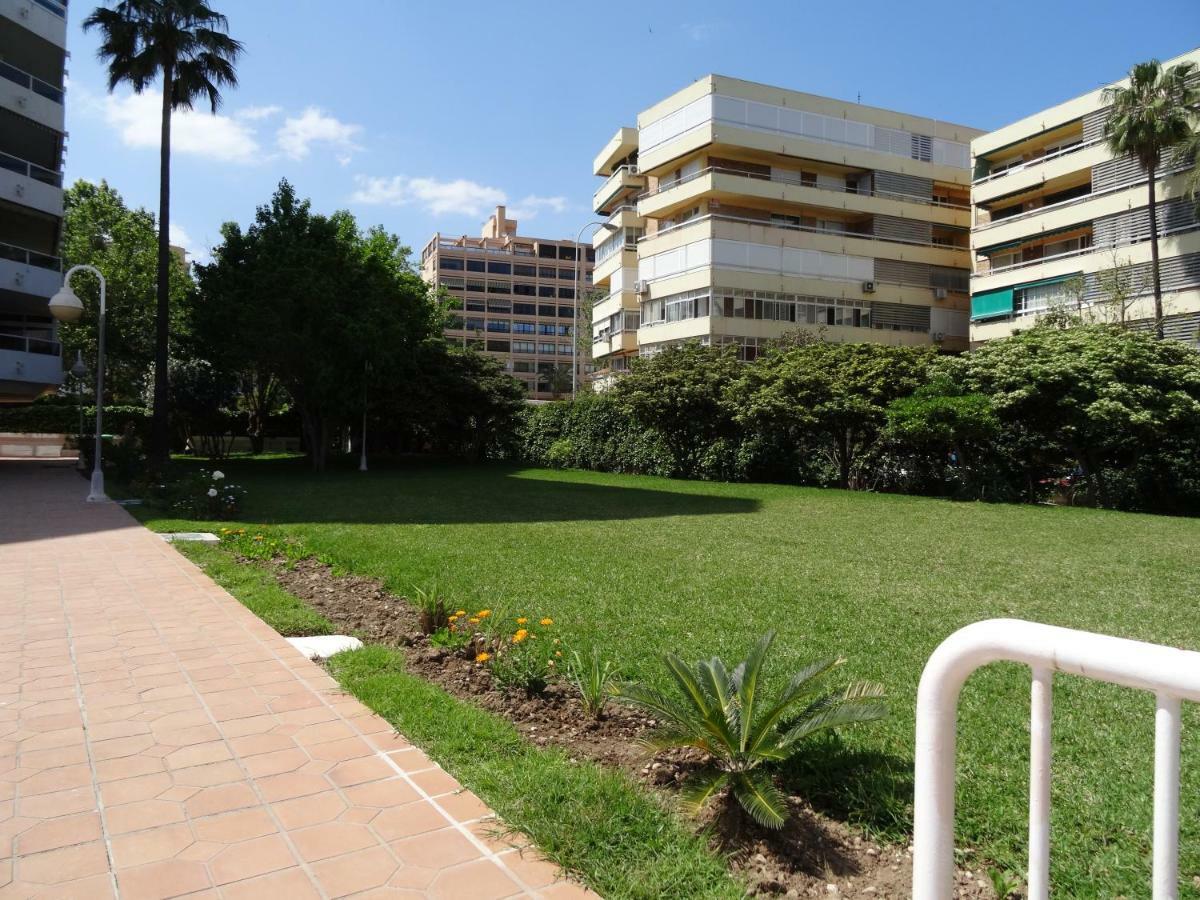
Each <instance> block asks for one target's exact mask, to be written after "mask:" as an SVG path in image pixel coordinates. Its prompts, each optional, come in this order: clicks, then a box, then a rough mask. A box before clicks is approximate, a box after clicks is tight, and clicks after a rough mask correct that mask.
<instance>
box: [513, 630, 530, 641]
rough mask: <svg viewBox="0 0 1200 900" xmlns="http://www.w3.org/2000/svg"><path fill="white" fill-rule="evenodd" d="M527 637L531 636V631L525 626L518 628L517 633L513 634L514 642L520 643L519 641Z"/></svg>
mask: <svg viewBox="0 0 1200 900" xmlns="http://www.w3.org/2000/svg"><path fill="white" fill-rule="evenodd" d="M527 637H529V632H528V631H526V630H525V629H524V628H518V629H517V633H516V634H514V635H513V643H514V644H519V643H521V641H523V640H525V638H527Z"/></svg>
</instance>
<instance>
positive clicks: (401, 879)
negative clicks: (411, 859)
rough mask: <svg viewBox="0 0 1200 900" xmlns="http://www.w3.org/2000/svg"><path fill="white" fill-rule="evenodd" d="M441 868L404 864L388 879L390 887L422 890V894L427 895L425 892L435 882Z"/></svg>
mask: <svg viewBox="0 0 1200 900" xmlns="http://www.w3.org/2000/svg"><path fill="white" fill-rule="evenodd" d="M440 871H441V870H440V869H426V868H425V867H424V866H404V867H402V868H401V869H400V870H399V871H398V872H396V874H395V875H393V876H392V877H391V880H390V881H388V886H389V887H394V888H399V889H408V890H413V891H420V892H422V893H421V894H420V896H426V895H425V894H424V893H423V892H424V890H425V889H426V888H427V887H429V885H431V884H433V879H435V878H437V876H438V872H440Z"/></svg>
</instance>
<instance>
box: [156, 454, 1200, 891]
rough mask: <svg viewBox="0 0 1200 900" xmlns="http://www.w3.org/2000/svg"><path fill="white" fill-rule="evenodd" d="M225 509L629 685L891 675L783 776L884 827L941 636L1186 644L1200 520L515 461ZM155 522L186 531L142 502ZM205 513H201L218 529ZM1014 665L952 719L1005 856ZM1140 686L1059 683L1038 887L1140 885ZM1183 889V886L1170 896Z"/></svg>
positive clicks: (264, 484) (273, 483) (972, 804)
mask: <svg viewBox="0 0 1200 900" xmlns="http://www.w3.org/2000/svg"><path fill="white" fill-rule="evenodd" d="M225 471H226V472H227V473H229V474H230V475H232V476H233V477H234V479H235V480H237V481H238V482H239V483H242V484H244V485H246V487H247V488H248V489H249V499H248V502H247V509H246V514H245V515H244V516H243V523H244V524H246V525H247V526H251V527H267V528H269V529H270V530H273V531H275V532H277V533H278V534H281V535H290V536H294V537H298V538H300V539H301V540H302V541H303V542H304V543H305V544H306V545H307V546H308V547H310V548H311V549H312V550H313V551H314V552H319V553H322V554H325V555H327V556H328V557H329V558H330V559H332V560H333V561H334V562H336V563H337V564H338V565H340V566H342V567H344V568H346V569H348V570H351V571H354V572H357V573H361V574H367V575H373V576H376V577H379V578H381V579H383V580H384V581H385V582H386V583H387V585H388V586H389V587H390V588H391V589H392V590H394V591H396V592H405V591H409V590H411V588H412V587H413V586H414V585H418V584H423V583H426V582H429V581H431V580H433V579H436V580H437V581H438V584H439V585H440V586H442V587H443V588H445V589H446V590H447V591H448V592H449V593H450V594H451V595H452V596H453V597H454V598H455V599H456V600H457V601H458V602H460V603H461V604H462V605H464V606H475V605H481V606H482V605H486V606H490V607H493V608H501V609H507V610H513V611H516V610H521V611H527V612H530V613H536V614H539V615H540V614H546V615H550V616H553V617H554V618H555V620H556V621H557V622H558V623H559V625H560V626H561V628H562V630H563V632H564V637H565V638H568V639H570V641H571V642H573V643H576V644H579V645H588V644H590V643H593V642H596V643H599V644H601V645H602V646H603V647H605V648H606V649H607V650H608V651H609V652H610V653H611V654H612V655H613V656H614V657H616V658H617V659H618V660H619V661H620V663H621V665H622V666H623V667H624V669H625V670H626V671H627V672H629V673H631V674H633V675H636V676H639V677H642V678H645V679H650V680H656V681H659V682H663V681H664V679H663V670H662V667H661V664H660V663H659V661H658V654H659V653H660V652H662V651H663V650H667V649H673V650H676V651H677V652H680V653H682V654H683V655H684V656H685V657H689V656H690V657H698V656H700V655H708V654H713V653H719V654H722V655H725V656H727V657H737V656H739V655H740V654H741V653H742V652H744V651H745V650H746V648H747V647H748V646H749V645H750V644H751V642H752V641H753V640H754V638H756V637H757V636H758V635H759V634H760V633H761V632H763V631H764V630H766V629H767V628H775V629H777V630H778V631H779V633H780V639H779V641H778V642H777V653H776V656H775V659H774V666H773V667H774V670H775V672H776V673H777V674H780V673H781V671H782V670H784V669H789V668H792V667H794V666H796V665H797V664H799V663H800V662H801V661H804V660H807V659H809V658H811V657H813V656H816V655H819V654H825V653H830V652H838V653H841V654H843V655H845V656H847V657H848V658H849V664H848V665H847V666H846V667H845V668H844V669H843V672H844V675H845V677H847V678H849V677H853V678H870V679H874V680H878V681H882V682H884V683H885V684H886V685H887V686H888V688H889V691H890V692H891V696H892V698H893V701H894V714H893V716H892V718H891V719H890V720H889V721H887V722H885V723H883V724H880V725H874V726H869V727H866V728H863V729H861V730H859V731H855V732H850V733H847V734H846V735H845V738H844V740H843V741H840V742H832V743H824V744H822V745H820V746H818V747H814V748H813V751H812V752H811V753H810V754H809V756H808V757H807V758H806V759H803V760H801V761H799V763H798V764H797V765H796V766H795V767H794V771H792V772H790V773H789V776H790V777H791V778H792V779H793V781H794V783H795V784H796V785H797V786H800V787H803V788H804V789H805V790H806V791H807V792H808V793H809V795H810V796H812V797H813V799H814V800H815V801H816V802H817V803H818V804H819V805H821V806H823V807H824V808H826V809H828V810H830V811H832V812H833V813H835V814H837V815H840V816H843V817H846V818H848V819H850V820H852V821H855V822H858V823H860V824H862V825H863V826H865V827H867V828H869V829H871V830H873V831H876V832H879V833H882V834H883V835H884V836H885V837H893V838H896V837H901V836H903V835H904V833H905V832H906V830H907V828H908V826H909V817H910V815H911V806H910V804H911V792H912V786H911V771H912V744H913V737H912V735H913V701H914V698H915V694H916V686H917V680H918V678H919V676H920V672H921V668H922V666H923V664H924V662H925V660H926V658H927V657H928V656H929V654H930V653H931V652H932V650H933V649H934V647H936V646H937V644H938V642H939V641H941V640H942V639H943V638H944V637H946V636H947V635H948V634H950V633H951V632H952V631H953V630H955V629H956V628H958V627H960V626H962V625H965V624H968V623H970V622H973V621H977V620H979V619H984V618H989V617H994V616H1015V617H1020V618H1026V619H1032V620H1035V621H1041V622H1050V623H1054V624H1059V625H1067V626H1072V627H1078V628H1085V629H1090V630H1095V631H1100V632H1105V633H1108V634H1117V635H1122V636H1126V637H1134V638H1140V639H1144V640H1151V641H1157V642H1160V643H1166V644H1173V645H1178V646H1183V647H1188V648H1192V649H1200V632H1198V629H1197V624H1196V615H1195V611H1196V598H1197V597H1198V596H1200V566H1198V565H1197V551H1198V550H1200V521H1195V520H1184V519H1168V518H1158V517H1151V516H1138V515H1130V514H1122V513H1112V512H1098V511H1093V510H1085V509H1056V508H1040V507H1039V508H1032V507H1019V506H999V505H995V506H992V505H982V504H956V503H949V502H943V501H938V500H929V499H919V498H908V497H898V496H880V495H873V494H865V493H846V492H839V491H823V490H814V489H803V488H794V487H785V486H776V485H744V484H732V485H725V484H706V483H696V482H680V481H671V480H667V479H658V478H646V477H633V476H616V475H603V474H596V473H582V472H554V471H546V470H536V469H519V468H512V467H500V466H495V467H466V466H455V465H416V464H413V465H408V466H397V467H391V468H378V469H376V470H374V471H372V472H370V473H367V474H365V475H364V474H362V473H359V472H356V471H349V470H337V471H332V472H329V473H327V474H325V475H323V476H313V475H310V474H309V473H307V471H306V470H305V469H304V468H303V466H302V465H300V464H298V463H296V462H290V461H279V460H276V461H270V462H254V461H249V462H234V463H231V464H230V465H229V466H226V467H225ZM141 514H142V516H143V517H144V518H145V519H146V520H147V522H148V524H150V525H151V526H152V527H154V528H158V529H164V530H173V529H183V528H185V527H186V528H195V527H196V526H195V523H183V522H179V521H172V520H168V519H165V518H161V517H156V515H155V514H154V513H153V511H151V510H143V511H142V512H141ZM213 527H214V528H215V527H219V523H214V526H213ZM1028 686H1029V678H1028V672H1027V670H1024V669H1022V668H1020V667H1018V666H1015V665H1014V666H1005V665H998V666H993V667H991V668H989V669H987V670H985V671H983V672H980V673H978V674H976V675H975V676H973V677H972V679H971V680H970V681H969V682H968V684H967V687H966V689H965V690H964V692H963V697H962V705H961V715H960V751H959V752H960V756H959V773H960V775H959V778H960V782H959V783H960V791H959V796H960V801H959V814H958V823H959V842H960V845H962V846H969V847H974V848H976V849H977V850H978V851H979V852H980V853H982V854H983V855H984V856H985V857H987V858H989V859H992V860H995V861H997V862H998V863H1000V864H1001V865H1003V866H1006V867H1008V868H1011V869H1013V870H1015V871H1021V870H1023V869H1024V859H1025V852H1024V843H1025V839H1024V831H1025V827H1026V825H1025V816H1026V796H1025V795H1026V789H1027V760H1028V748H1027V742H1028V704H1029V701H1028ZM1153 710H1154V701H1153V698H1152V697H1151V696H1150V695H1148V694H1144V693H1140V692H1136V691H1130V690H1126V689H1122V688H1115V687H1110V686H1107V685H1099V684H1094V683H1090V682H1084V681H1081V680H1078V679H1070V678H1059V679H1058V680H1057V681H1056V685H1055V720H1054V728H1055V732H1054V796H1053V800H1054V818H1053V877H1054V880H1055V887H1056V893H1057V894H1059V895H1060V896H1072V897H1113V896H1115V895H1118V894H1127V895H1130V896H1143V895H1145V894H1146V893H1147V892H1148V878H1149V871H1150V866H1149V851H1150V837H1149V835H1150V821H1151V774H1152V773H1151V768H1152V763H1151V760H1152V748H1153ZM1198 724H1200V716H1197V715H1196V712H1195V709H1194V708H1189V709H1188V710H1187V711H1186V713H1185V738H1184V748H1183V753H1184V785H1183V815H1182V822H1183V837H1182V846H1183V854H1182V860H1181V869H1182V872H1181V874H1182V881H1183V882H1184V885H1185V887H1184V890H1185V893H1184V896H1191V897H1197V896H1200V891H1197V890H1196V888H1195V886H1194V884H1193V876H1195V875H1197V874H1200V764H1198V763H1197V761H1196V758H1197V754H1198V751H1200V741H1198V740H1197V739H1196V726H1197V725H1198ZM1189 891H1190V893H1188V892H1189Z"/></svg>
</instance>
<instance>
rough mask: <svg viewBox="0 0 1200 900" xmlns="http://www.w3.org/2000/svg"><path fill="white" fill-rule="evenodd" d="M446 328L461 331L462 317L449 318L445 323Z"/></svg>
mask: <svg viewBox="0 0 1200 900" xmlns="http://www.w3.org/2000/svg"><path fill="white" fill-rule="evenodd" d="M446 327H447V328H449V329H451V330H453V331H461V330H462V327H463V320H462V316H451V317H450V321H449V322H447V323H446Z"/></svg>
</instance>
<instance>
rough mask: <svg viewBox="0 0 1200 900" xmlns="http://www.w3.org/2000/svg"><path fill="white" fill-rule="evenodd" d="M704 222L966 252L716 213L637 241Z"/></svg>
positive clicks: (931, 243)
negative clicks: (753, 226)
mask: <svg viewBox="0 0 1200 900" xmlns="http://www.w3.org/2000/svg"><path fill="white" fill-rule="evenodd" d="M706 221H713V222H735V223H737V224H739V225H758V226H759V227H762V228H782V229H784V230H786V231H803V232H806V233H808V234H821V235H825V236H826V237H840V238H854V239H856V240H861V241H882V242H884V243H888V244H909V245H911V246H915V247H936V248H937V249H939V250H963V251H966V250H967V249H968V248H967V247H966V246H965V245H964V246H961V247H959V246H955V245H953V244H945V243H939V242H938V241H937V240H931V241H914V240H910V239H908V238H898V237H883V236H881V235H877V234H866V233H863V232H859V231H846V230H833V229H829V228H813V227H812V226H811V225H795V224H793V223H791V222H775V221H772V220H771V219H747V218H743V217H741V216H726V215H718V214H716V213H709V214H708V215H704V216H696V217H695V218H692V219H688V220H687V221H686V222H679V223H677V224H675V225H671V226H668V227H667V228H661V229H659V230H658V231H657V232H655V233H654V234H647V235H643V236H642V237H640V238H639V239H638V243H641V242H642V241H648V240H653V239H654V238H658V237H662V236H663V235H664V234H670V233H671V232H673V231H678V230H679V229H680V228H690V227H691V226H693V225H697V224H699V223H701V222H706Z"/></svg>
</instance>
